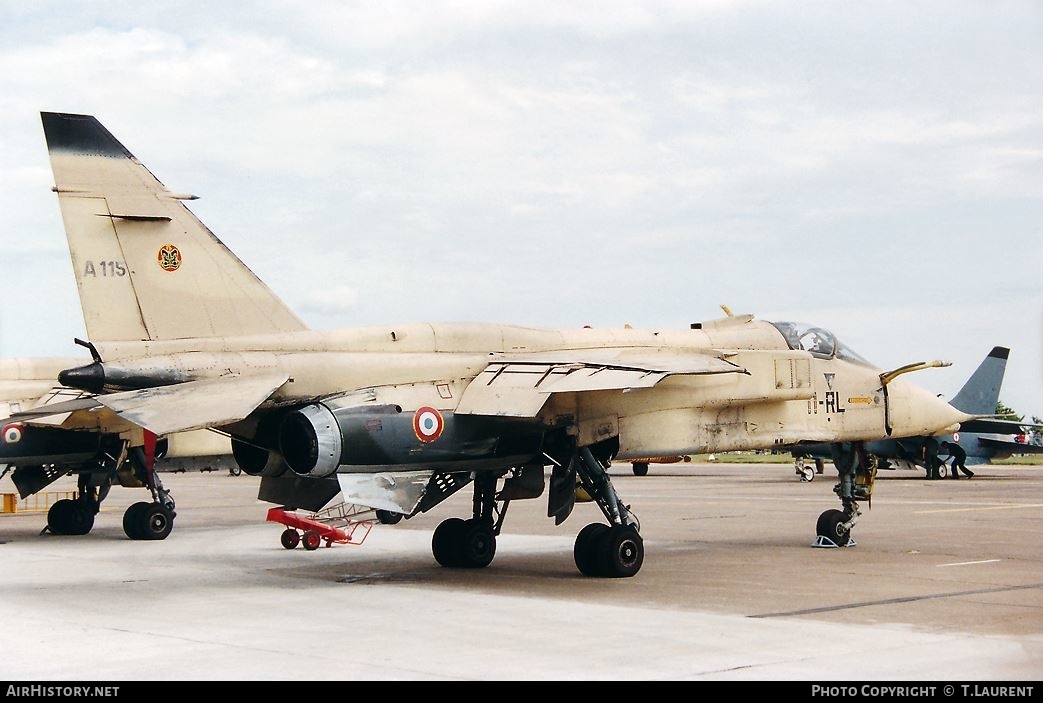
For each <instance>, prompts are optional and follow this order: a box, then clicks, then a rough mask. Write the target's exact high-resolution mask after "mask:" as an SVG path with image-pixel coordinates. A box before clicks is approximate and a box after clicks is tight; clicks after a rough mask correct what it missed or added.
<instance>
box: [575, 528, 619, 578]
mask: <svg viewBox="0 0 1043 703" xmlns="http://www.w3.org/2000/svg"><path fill="white" fill-rule="evenodd" d="M610 529H611V528H610V527H609V526H608V525H606V524H605V523H603V522H592V523H590V524H589V525H586V526H585V527H584V528H583V529H582V530H580V531H579V534H578V535H576V546H575V547H574V548H573V550H572V556H573V558H575V560H576V568H577V569H579V572H580V573H581V574H583V575H584V576H600V575H601V574H600V573H599V571H598V567H599V564H600V559H598V553H597V545H598V542H599V540H600V538H601V537H602V536H603V535H604V534H605V533H607V532H608V531H609V530H610Z"/></svg>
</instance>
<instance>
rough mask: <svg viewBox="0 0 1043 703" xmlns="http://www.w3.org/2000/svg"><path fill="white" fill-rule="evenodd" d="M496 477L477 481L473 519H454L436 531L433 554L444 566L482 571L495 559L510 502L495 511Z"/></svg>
mask: <svg viewBox="0 0 1043 703" xmlns="http://www.w3.org/2000/svg"><path fill="white" fill-rule="evenodd" d="M498 478H499V477H498V476H496V474H493V473H491V472H490V473H480V474H477V475H476V476H475V479H474V500H473V517H471V519H470V520H463V519H461V518H458V517H451V518H449V519H448V520H444V521H443V522H442V523H441V524H439V525H438V527H437V528H436V529H435V532H434V535H433V536H432V537H431V552H432V553H433V554H434V557H435V561H437V562H438V563H439V564H441V565H442V566H445V567H448V568H455V569H481V568H484V567H486V566H489V564H491V563H492V560H493V557H494V556H496V536H497V535H498V534H500V527H501V525H503V519H504V517H505V516H506V514H507V506H508V505H509V504H510V501H509V500H505V501H504V502H503V506H502V507H501V508H499V509H497V507H496V481H497V480H498Z"/></svg>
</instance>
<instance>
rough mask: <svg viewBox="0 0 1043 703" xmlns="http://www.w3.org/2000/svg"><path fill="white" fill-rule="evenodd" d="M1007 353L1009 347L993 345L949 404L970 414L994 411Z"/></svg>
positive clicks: (1005, 367)
mask: <svg viewBox="0 0 1043 703" xmlns="http://www.w3.org/2000/svg"><path fill="white" fill-rule="evenodd" d="M1009 355H1010V349H1007V348H1006V347H993V348H992V351H991V352H989V355H988V356H987V357H985V359H984V360H983V361H982V362H981V364H979V365H978V368H977V369H975V371H974V373H973V374H971V377H970V378H969V379H967V382H966V383H965V384H963V388H961V389H960V392H959V393H957V394H956V397H954V398H953V399H952V401H950V403H949V404H950V405H952V406H953V407H954V408H956V409H957V410H962V411H963V412H965V413H969V414H971V415H991V414H993V413H995V412H996V404H997V403H998V402H999V399H1000V386H1002V385H1003V374H1004V372H1005V371H1006V370H1007V357H1008V356H1009Z"/></svg>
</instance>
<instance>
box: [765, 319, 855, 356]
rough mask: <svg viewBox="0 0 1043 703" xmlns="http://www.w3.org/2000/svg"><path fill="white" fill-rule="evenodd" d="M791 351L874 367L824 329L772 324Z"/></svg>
mask: <svg viewBox="0 0 1043 703" xmlns="http://www.w3.org/2000/svg"><path fill="white" fill-rule="evenodd" d="M771 324H772V325H774V326H775V329H777V330H778V331H779V332H781V333H782V336H783V337H785V338H786V343H787V344H788V345H789V348H790V349H794V350H800V351H806V352H811V354H812V356H817V357H819V358H820V359H832V358H837V359H843V360H845V361H850V362H852V363H855V364H861V365H862V366H872V364H870V363H869V362H868V361H866V360H865V359H863V358H862V357H861V356H859V355H858V354H856V353H855V352H853V351H852V350H851V349H850V347H847V346H845V345H844V344H842V343H840V342H839V341H837V338H836V335H834V334H833V333H832V332H830V331H829V330H827V329H825V328H823V327H815V326H814V325H808V324H805V323H803V322H772V323H771Z"/></svg>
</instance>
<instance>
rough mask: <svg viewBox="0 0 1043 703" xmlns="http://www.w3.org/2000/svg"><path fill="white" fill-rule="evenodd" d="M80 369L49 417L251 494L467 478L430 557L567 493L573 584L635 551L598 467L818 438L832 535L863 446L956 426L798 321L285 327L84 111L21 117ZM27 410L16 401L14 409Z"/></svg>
mask: <svg viewBox="0 0 1043 703" xmlns="http://www.w3.org/2000/svg"><path fill="white" fill-rule="evenodd" d="M42 117H43V125H44V132H45V135H46V139H47V145H48V149H49V153H50V158H51V165H52V169H53V172H54V177H55V188H54V190H55V192H56V193H57V194H58V201H59V204H60V206H61V210H62V217H63V220H64V223H65V230H66V235H67V238H68V243H69V249H70V252H71V255H72V260H73V267H74V271H75V275H76V280H77V285H78V289H79V294H80V302H81V306H82V310H83V315H84V319H85V322H86V329H87V332H88V336H89V338H90V341H89V342H84V344H85V345H87V346H88V347H89V349H91V351H92V354H93V357H94V361H93V362H92V363H89V364H85V365H81V366H79V367H75V368H69V369H65V370H64V371H63V372H62V373H61V374H60V376H59V380H60V381H61V383H62V384H63V385H66V386H69V387H73V388H77V389H80V390H83V391H87V392H88V393H89V394H90V396H89V397H87V398H81V399H78V400H74V401H70V402H69V403H67V404H64V406H63V405H62V404H58V405H55V406H50V408H49V409H47V410H44V411H42V412H44V413H54V412H59V411H61V412H68V416H67V417H66V418H65V420H64V421H63V423H62V427H65V428H77V427H83V428H93V427H98V426H104V427H106V428H108V429H109V430H111V431H119V432H122V433H124V436H127V437H129V438H131V439H130V441H131V443H132V444H133V445H134V446H141V445H142V441H141V439H142V437H143V436H144V435H145V433H146V432H149V433H153V434H156V435H165V434H168V433H172V432H181V431H186V430H193V429H201V428H211V429H216V430H218V431H221V432H223V433H226V434H227V435H228V436H229V437H230V438H231V443H232V453H233V455H234V457H235V459H236V461H237V462H238V464H239V466H240V467H241V468H242V470H243V471H244V472H245V473H248V474H252V475H256V476H261V477H262V478H261V480H260V490H259V498H260V499H262V500H265V501H268V502H271V503H275V504H278V505H283V506H287V507H291V508H301V509H308V510H318V509H320V508H322V506H324V505H326V504H327V503H328V502H329V501H331V500H332V499H333V498H334V497H335V496H336V495H337V494H338V493H342V494H343V499H344V500H345V501H347V502H350V503H353V504H356V505H361V506H367V507H371V508H376V509H379V510H384V511H391V512H394V513H398V514H400V515H402V516H404V517H406V518H408V517H411V516H414V515H417V514H419V513H422V512H424V511H427V510H430V509H431V508H432V507H434V506H435V505H437V504H439V503H440V502H442V501H443V500H445V499H446V498H448V497H449V496H450V495H453V494H454V493H455V492H456V491H459V490H461V489H463V488H464V487H466V486H471V490H472V491H473V501H472V506H473V508H472V514H471V515H470V516H468V518H467V519H462V518H450V519H447V520H445V521H444V522H442V523H441V524H440V525H439V526H438V527H437V528H436V529H435V531H434V533H433V536H432V551H433V554H434V557H435V559H436V560H437V561H438V562H439V563H440V564H442V565H443V566H446V567H452V568H476V567H485V566H487V565H488V564H490V563H491V561H492V560H493V557H494V555H495V551H496V537H497V535H498V534H499V533H500V530H501V528H502V526H503V522H504V518H505V516H506V513H507V508H508V506H509V504H510V503H511V502H513V501H515V500H520V499H533V498H538V497H540V496H543V495H544V494H546V498H545V500H546V504H547V515H548V517H550V518H553V519H554V520H555V523H556V524H560V523H562V522H564V521H565V519H566V518H568V517H569V515H570V514H571V513H572V510H573V506H574V504H575V502H576V500H577V493H580V494H581V499H584V498H587V497H589V498H590V499H592V500H593V501H595V502H596V503H597V505H598V506H599V507H600V509H601V512H602V513H603V515H604V517H605V522H597V523H592V524H589V525H586V526H585V527H583V529H581V530H580V531H579V534H578V536H577V538H576V542H575V548H574V557H575V561H576V565H577V567H578V569H579V570H580V572H582V573H583V574H586V575H590V576H603V577H628V576H633V575H634V574H637V573H638V571H639V570H640V568H641V566H642V563H643V561H644V542H643V538H642V536H641V534H640V523H639V521H638V518H637V515H636V511H635V510H633V509H632V507H631V505H629V504H628V503H626V502H625V500H624V499H623V498H622V497H621V496H620V495H619V494H618V492H617V490H616V488H615V486H614V485H613V483H612V480H611V478H610V476H609V472H608V470H607V469H608V467H609V465H610V463H611V462H612V461H614V460H622V461H626V460H628V459H631V458H639V457H650V456H653V457H657V456H674V455H686V454H694V453H701V452H722V451H729V450H736V449H756V448H772V447H776V446H791V445H794V444H796V443H798V442H827V443H830V444H833V445H835V446H836V447H837V451H838V454H839V455H840V456H842V457H843V461H841V462H840V464H841V465H840V470H839V475H840V479H839V483H838V485H837V488H836V492H837V496H838V498H839V500H840V503H841V505H840V508H839V509H831V510H827V511H825V512H824V513H823V514H822V515H821V516H820V517H819V520H818V524H817V530H818V532H819V533H820V534H823V535H824V536H827V537H829V538H830V539H832V540H833V541H835V542H845V541H846V540H847V538H848V537H849V535H850V534H851V528H852V527H853V525H854V524H855V522H856V521H857V519H858V517H859V514H860V511H859V508H858V502H859V501H862V500H866V499H867V498H868V497H869V495H870V494H871V492H872V480H873V474H872V472H871V471H870V468H869V466H868V464H867V463H866V461H865V454H864V452H863V451H862V446H863V443H864V442H866V441H868V440H873V439H879V438H881V437H887V436H891V435H894V436H910V435H916V434H939V433H943V432H946V431H951V430H953V429H955V428H957V427H958V423H959V422H960V421H961V420H963V419H965V418H966V417H967V416H966V415H965V414H964V413H961V412H959V411H957V410H956V409H955V408H953V407H952V406H950V405H949V404H948V403H946V402H945V401H944V400H940V399H938V398H936V397H935V396H934V395H933V394H932V393H929V392H928V391H926V390H924V389H922V388H920V387H918V386H916V385H914V384H912V383H910V382H909V381H908V380H907V379H906V378H901V376H902V375H903V374H905V373H906V372H909V371H914V370H917V369H920V368H925V367H929V366H938V365H942V364H943V363H944V362H925V363H918V364H910V365H908V366H905V367H902V368H900V369H896V370H894V371H890V372H888V371H885V370H883V369H879V368H876V367H874V366H873V365H872V364H870V363H868V362H867V361H866V360H865V359H863V358H862V357H860V356H859V355H858V354H856V353H854V352H853V351H852V350H851V349H849V348H848V347H846V346H845V345H844V344H842V343H841V342H840V341H839V340H838V339H836V337H835V336H834V335H832V334H830V333H829V332H828V331H826V330H824V329H821V328H814V327H811V326H808V325H802V324H796V323H787V322H776V323H771V322H765V321H761V320H758V319H755V318H754V317H753V316H752V315H727V316H725V317H723V318H720V319H713V320H709V321H706V322H701V323H695V324H692V325H691V327H690V328H689V329H677V330H671V329H647V330H642V329H632V328H629V326H628V327H625V328H624V327H621V328H619V329H591V328H587V327H579V326H577V327H576V328H565V329H551V328H546V329H537V328H529V327H520V326H511V325H506V324H484V323H449V322H419V323H412V324H401V325H399V324H389V325H382V326H374V327H364V328H354V329H342V330H337V331H318V330H311V329H308V328H307V327H306V326H305V324H304V323H303V322H302V321H301V320H300V319H299V318H298V317H297V316H296V315H295V314H294V313H293V312H292V311H291V310H290V309H289V308H288V307H287V306H286V305H285V304H284V303H283V302H282V300H280V299H279V298H278V297H277V296H276V295H275V294H274V293H273V292H272V291H271V290H270V289H269V288H268V287H267V286H266V285H265V284H264V283H262V282H261V281H260V280H259V279H258V278H257V277H256V276H255V275H254V273H253V272H252V271H251V270H250V269H249V268H247V266H246V265H245V264H244V263H243V262H242V261H240V260H239V259H238V258H237V257H236V256H235V255H234V254H233V253H232V252H231V251H230V250H229V249H228V248H227V247H226V246H225V245H224V244H223V243H222V242H221V241H220V240H219V239H218V238H217V237H216V236H215V235H214V234H213V233H212V232H211V231H210V230H209V229H208V228H207V227H205V226H204V225H203V224H202V223H201V222H200V221H199V220H198V219H197V218H196V217H195V215H194V214H193V213H192V212H191V211H190V210H189V209H188V208H187V207H186V206H185V204H184V202H183V201H184V200H186V199H191V198H192V197H193V196H187V195H184V194H178V193H175V192H171V191H169V190H168V189H167V188H166V187H165V186H164V185H163V184H162V183H160V182H159V181H158V180H157V179H156V178H155V177H154V176H153V175H152V173H151V172H150V171H149V170H148V169H146V168H145V166H144V165H142V163H141V162H139V161H138V160H137V159H136V158H135V157H134V156H133V155H132V154H131V152H130V151H128V150H127V149H126V148H125V147H124V146H123V145H122V144H121V143H120V142H119V141H117V140H116V139H115V137H113V136H112V134H110V133H109V131H108V130H107V129H105V128H104V127H103V126H102V125H101V124H100V123H99V122H98V121H97V120H96V119H95V118H94V117H92V116H88V115H77V114H60V113H43V115H42ZM18 419H19V421H21V422H28V423H32V422H34V421H37V420H39V419H41V416H40V415H34V414H33V413H32V412H29V413H23V414H21V415H20V416H19V417H18Z"/></svg>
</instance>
